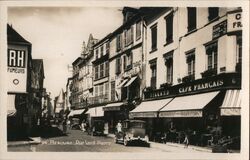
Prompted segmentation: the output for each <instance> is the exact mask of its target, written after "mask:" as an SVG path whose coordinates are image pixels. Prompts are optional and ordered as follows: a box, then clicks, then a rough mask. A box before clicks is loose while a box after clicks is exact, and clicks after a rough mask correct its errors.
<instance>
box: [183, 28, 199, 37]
mask: <svg viewBox="0 0 250 160" xmlns="http://www.w3.org/2000/svg"><path fill="white" fill-rule="evenodd" d="M196 31H197V28H195V29H193V30H190V31H188V33H187V34H185V36H184V37H186V36H188V35H190V34H192V33H194V32H196Z"/></svg>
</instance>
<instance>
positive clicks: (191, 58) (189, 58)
mask: <svg viewBox="0 0 250 160" xmlns="http://www.w3.org/2000/svg"><path fill="white" fill-rule="evenodd" d="M186 62H187V66H188V76H193V77H194V75H195V51H194V50H193V51H190V52H187V53H186Z"/></svg>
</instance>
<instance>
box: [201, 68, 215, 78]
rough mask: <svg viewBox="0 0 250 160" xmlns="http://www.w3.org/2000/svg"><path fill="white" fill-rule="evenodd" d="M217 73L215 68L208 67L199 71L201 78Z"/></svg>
mask: <svg viewBox="0 0 250 160" xmlns="http://www.w3.org/2000/svg"><path fill="white" fill-rule="evenodd" d="M215 75H217V68H212V69H208V70H206V71H204V72H202V73H201V76H202V78H206V77H212V76H215Z"/></svg>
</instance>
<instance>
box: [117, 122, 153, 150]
mask: <svg viewBox="0 0 250 160" xmlns="http://www.w3.org/2000/svg"><path fill="white" fill-rule="evenodd" d="M145 126H146V123H145V122H144V121H142V120H125V121H123V123H122V131H121V132H119V133H118V132H117V133H116V134H115V138H114V141H115V143H118V142H121V143H123V144H124V145H125V146H127V145H129V143H130V142H132V141H139V142H144V143H146V144H147V145H149V138H148V136H147V135H146V129H145Z"/></svg>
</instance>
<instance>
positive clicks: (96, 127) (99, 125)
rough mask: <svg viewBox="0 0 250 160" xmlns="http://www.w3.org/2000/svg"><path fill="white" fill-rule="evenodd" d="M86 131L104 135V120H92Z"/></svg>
mask: <svg viewBox="0 0 250 160" xmlns="http://www.w3.org/2000/svg"><path fill="white" fill-rule="evenodd" d="M88 133H89V134H91V135H93V136H95V135H104V121H103V120H93V121H92V124H91V127H90V128H89V130H88Z"/></svg>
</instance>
